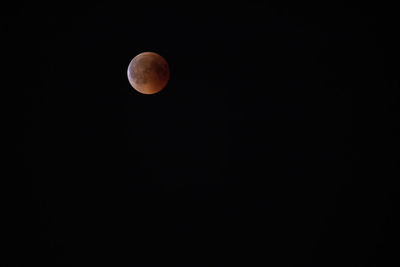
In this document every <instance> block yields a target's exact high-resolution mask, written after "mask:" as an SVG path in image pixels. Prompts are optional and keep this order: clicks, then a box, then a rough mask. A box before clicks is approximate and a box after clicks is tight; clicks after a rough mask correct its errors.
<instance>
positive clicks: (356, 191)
mask: <svg viewBox="0 0 400 267" xmlns="http://www.w3.org/2000/svg"><path fill="white" fill-rule="evenodd" d="M13 12H14V13H13V14H12V15H10V16H9V17H8V20H9V22H10V23H9V28H8V29H10V30H12V31H14V30H15V32H14V33H15V35H14V37H15V40H19V39H18V38H22V37H21V36H19V32H21V33H22V31H21V30H22V29H23V30H24V31H23V32H24V33H26V34H27V35H26V36H24V37H23V38H24V40H25V39H29V43H32V44H34V47H35V49H33V50H34V54H35V57H36V60H35V61H34V62H32V61H28V62H26V63H25V64H26V65H24V69H28V70H31V69H34V70H35V71H38V72H39V74H38V76H36V79H37V80H38V82H37V84H36V85H37V86H31V87H27V88H26V89H25V90H24V91H23V97H24V98H23V99H24V108H23V110H24V111H23V114H24V120H23V133H24V135H23V139H22V142H21V143H20V145H19V146H18V148H19V151H20V153H22V154H23V156H24V161H23V162H22V164H21V165H19V166H20V167H19V168H22V169H23V176H24V177H25V178H27V181H28V182H27V183H28V184H29V188H30V189H29V191H28V192H27V194H28V195H29V196H31V197H30V201H29V203H30V204H29V205H28V206H29V207H30V208H32V211H33V213H32V216H27V218H26V220H25V221H23V222H22V223H20V227H21V228H24V229H29V230H25V232H24V233H27V234H28V235H29V236H32V238H30V239H26V240H30V241H24V240H25V239H21V240H19V241H18V240H17V241H16V243H17V244H19V245H21V244H22V245H23V246H24V247H25V248H26V250H27V251H28V252H27V253H16V255H15V258H14V260H15V261H16V262H17V261H19V260H21V259H24V260H27V261H28V262H30V263H32V264H31V265H30V266H32V265H33V264H34V263H35V264H36V263H38V264H39V265H40V266H94V265H97V264H106V265H108V266H167V265H171V266H232V265H236V264H238V265H241V266H250V265H254V264H257V265H259V266H261V265H264V266H266V265H268V264H270V265H271V266H387V265H388V264H389V263H392V264H393V263H394V262H398V258H397V257H396V252H398V249H399V246H398V245H397V244H396V240H397V239H398V238H399V231H398V227H397V226H396V225H397V224H398V223H399V215H398V205H396V200H397V199H398V195H397V194H398V193H399V190H398V188H397V187H396V179H397V176H398V173H396V172H395V171H396V168H395V167H396V166H395V164H396V163H398V157H397V156H396V154H395V151H397V148H398V139H395V138H393V137H395V136H396V135H397V134H398V129H399V128H398V115H399V110H398V107H397V104H398V97H399V92H398V90H399V86H398V85H399V80H398V73H399V67H398V62H397V59H398V50H397V49H398V42H396V41H395V40H396V35H397V34H398V30H397V31H396V29H397V28H396V23H397V22H398V19H396V17H395V14H394V12H393V7H380V8H378V7H375V6H369V7H362V8H361V7H350V6H344V5H343V6H340V5H336V6H329V5H326V6H321V5H320V6H312V7H311V6H310V7H306V6H301V5H297V6H286V7H284V6H276V5H272V4H270V5H243V4H230V5H228V6H223V7H222V6H221V7H217V6H212V5H201V4H193V3H191V4H186V5H180V6H174V5H159V4H157V3H153V4H151V5H148V6H141V5H137V4H135V3H133V2H132V3H131V4H121V5H117V4H110V3H109V4H106V3H103V2H93V3H91V4H80V5H75V6H74V5H71V4H52V5H44V4H43V5H38V4H36V3H35V4H21V6H18V7H16V8H15V9H14V10H13ZM19 47H21V46H19ZM30 48H32V47H30ZM144 51H153V52H157V53H159V54H161V55H162V56H163V57H165V58H166V60H167V61H168V62H169V65H170V69H171V79H170V81H169V83H168V85H167V87H166V88H165V89H164V90H163V91H162V92H160V93H159V94H156V95H151V96H149V95H141V94H139V93H137V92H136V91H134V90H133V89H132V88H131V87H130V85H129V83H128V79H127V73H126V72H127V66H128V64H129V62H130V60H131V59H132V58H133V57H134V56H135V55H137V54H139V53H141V52H144ZM396 62H397V63H396ZM396 64H397V65H396ZM28 72H29V71H28ZM25 210H28V209H27V208H26V209H25ZM28 217H29V218H28ZM27 224H30V225H31V226H29V227H28V226H27ZM26 227H27V228H26ZM31 234H33V235H31ZM24 237H25V236H23V237H22V238H24ZM21 254H22V255H21ZM395 265H396V264H395Z"/></svg>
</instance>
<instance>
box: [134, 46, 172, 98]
mask: <svg viewBox="0 0 400 267" xmlns="http://www.w3.org/2000/svg"><path fill="white" fill-rule="evenodd" d="M128 79H129V82H130V83H131V85H132V87H133V88H135V89H136V90H137V91H139V92H141V93H143V94H154V93H157V92H159V91H161V90H162V89H163V88H164V87H165V86H166V85H167V83H168V80H169V66H168V63H167V61H166V60H165V59H164V58H163V57H162V56H160V55H158V54H156V53H153V52H144V53H141V54H139V55H137V56H136V57H134V58H133V59H132V61H131V63H130V64H129V67H128Z"/></svg>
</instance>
